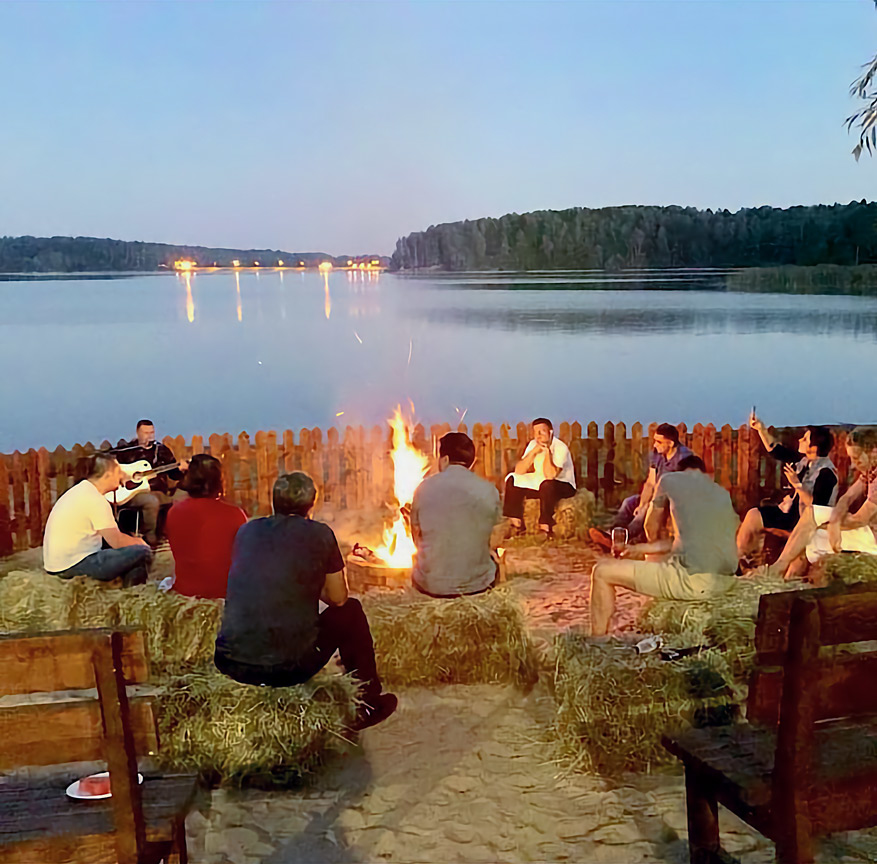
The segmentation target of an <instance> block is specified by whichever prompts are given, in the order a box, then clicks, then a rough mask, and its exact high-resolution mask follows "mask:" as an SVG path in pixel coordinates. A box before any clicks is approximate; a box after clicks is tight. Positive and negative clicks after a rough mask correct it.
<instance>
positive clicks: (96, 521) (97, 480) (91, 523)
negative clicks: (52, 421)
mask: <svg viewBox="0 0 877 864" xmlns="http://www.w3.org/2000/svg"><path fill="white" fill-rule="evenodd" d="M123 478H124V475H123V474H122V470H121V468H119V463H118V462H117V461H116V458H115V457H114V456H112V455H111V454H109V453H96V454H95V455H94V456H92V457H90V464H89V472H88V476H87V478H86V479H85V480H82V481H80V482H79V483H77V484H76V485H75V486H73V487H72V488H71V489H68V490H67V491H66V492H65V493H64V494H63V495H62V496H61V497H60V498H59V499H58V500H57V501H56V502H55V506H54V507H53V508H52V512H51V513H49V519H48V522H46V531H45V535H44V536H43V566H44V567H45V568H46V571H47V572H48V573H51V574H53V575H55V576H60V577H61V578H62V579H70V578H72V577H73V576H89V577H90V578H92V579H98V580H100V581H101V582H109V581H111V580H113V579H117V578H121V580H122V585H123V587H125V588H128V587H130V586H131V585H141V584H142V583H144V582H145V581H146V575H147V572H148V570H149V565H150V563H151V561H152V550H151V549H150V548H149V546H148V545H147V544H146V541H144V540H141V539H140V538H139V537H129V536H128V535H127V534H123V533H122V532H121V531H120V530H119V526H118V525H116V520H115V519H114V518H113V508H112V507H111V506H110V502H109V501H108V500H107V499H106V498H105V497H104V496H105V495H106V493H107V492H112V491H113V490H114V489H117V488H118V487H119V484H120V483H121V482H122V480H123ZM104 541H106V542H107V544H108V545H109V546H110V547H111V548H110V549H104V548H102V547H103V542H104Z"/></svg>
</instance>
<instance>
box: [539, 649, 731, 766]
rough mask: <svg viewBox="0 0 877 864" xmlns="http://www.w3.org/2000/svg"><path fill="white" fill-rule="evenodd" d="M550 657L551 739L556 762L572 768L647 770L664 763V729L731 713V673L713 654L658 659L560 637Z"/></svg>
mask: <svg viewBox="0 0 877 864" xmlns="http://www.w3.org/2000/svg"><path fill="white" fill-rule="evenodd" d="M554 652H555V669H554V677H553V689H554V698H555V702H556V706H557V711H556V715H555V719H554V723H553V726H552V738H553V739H554V743H555V747H556V752H557V755H558V757H559V759H560V760H561V761H563V762H565V763H567V764H569V765H570V766H571V767H574V768H577V769H581V770H585V771H593V772H597V773H601V774H618V773H620V772H624V771H646V770H649V769H650V768H652V767H654V766H656V765H659V764H661V763H665V762H669V761H671V759H672V757H670V756H669V754H668V753H667V751H666V750H665V749H664V748H663V747H662V746H661V735H662V734H663V733H664V732H665V731H666V730H667V729H672V728H674V727H678V726H681V725H683V724H684V723H686V722H692V721H695V720H697V721H699V722H698V725H707V723H709V724H710V725H715V722H716V715H718V719H719V720H721V721H722V722H731V721H732V720H733V718H734V716H735V701H736V696H735V693H734V691H733V689H732V688H731V687H730V684H729V681H730V669H729V668H728V666H727V663H726V662H725V659H724V657H723V656H722V654H721V653H720V652H718V651H712V650H710V651H705V652H702V653H701V654H699V655H694V656H691V657H685V658H682V659H680V660H677V661H674V662H665V661H663V660H661V659H660V658H659V657H658V656H657V655H656V654H645V655H642V656H640V655H637V654H636V653H635V652H634V651H633V650H632V649H631V648H630V647H629V646H625V645H624V644H623V643H621V642H620V641H617V640H615V641H611V642H608V643H600V644H595V643H592V642H589V641H588V640H586V639H585V638H584V637H582V636H580V635H578V634H573V633H566V634H563V635H561V636H558V637H557V639H556V640H555V643H554Z"/></svg>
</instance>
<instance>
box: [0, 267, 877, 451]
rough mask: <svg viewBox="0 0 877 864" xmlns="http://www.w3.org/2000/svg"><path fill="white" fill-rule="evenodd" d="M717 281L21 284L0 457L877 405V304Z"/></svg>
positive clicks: (194, 279) (8, 328) (243, 275)
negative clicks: (88, 445)
mask: <svg viewBox="0 0 877 864" xmlns="http://www.w3.org/2000/svg"><path fill="white" fill-rule="evenodd" d="M723 275H724V274H723V273H722V272H720V271H711V272H703V271H686V272H674V273H673V274H669V275H668V274H667V273H660V272H648V273H638V274H613V275H610V276H606V275H605V274H599V273H593V272H590V273H581V272H580V273H565V274H557V273H552V274H548V273H529V274H495V273H493V274H449V275H436V276H430V277H423V278H416V279H415V278H410V277H404V278H403V277H398V276H393V275H390V274H383V275H379V274H377V273H372V272H370V271H346V272H343V273H342V272H338V271H335V272H332V273H316V272H308V273H300V274H299V278H298V279H296V278H294V277H292V278H290V274H289V273H286V274H284V272H283V271H282V270H273V269H270V270H269V269H266V270H265V271H264V272H261V273H260V272H259V271H248V270H243V271H233V272H232V271H217V272H198V273H194V274H191V275H190V274H188V273H187V274H184V275H183V276H180V277H175V276H173V275H172V274H148V275H136V276H130V275H126V276H125V278H117V279H103V278H102V279H90V278H83V277H78V278H70V277H67V278H64V279H43V280H40V279H27V280H24V279H9V278H5V279H3V280H0V361H2V362H3V368H4V369H5V370H6V374H5V375H4V376H3V377H2V379H0V380H2V383H0V399H2V404H3V405H4V406H5V407H4V411H3V412H2V414H0V451H9V450H10V449H12V448H15V447H28V446H32V445H36V446H39V445H41V444H45V445H47V446H52V447H53V446H55V445H56V444H58V443H62V444H71V443H73V442H74V441H84V440H87V439H92V440H101V439H103V438H110V439H115V438H118V437H121V436H122V435H129V434H133V433H132V432H131V429H130V428H129V427H130V426H131V425H132V424H133V423H134V422H135V421H136V420H137V419H138V418H139V417H141V416H153V415H154V419H155V420H156V422H157V423H158V424H159V426H160V430H159V431H160V433H162V434H166V433H171V434H178V433H179V434H184V435H190V434H192V433H193V432H198V433H200V434H205V435H206V434H210V433H211V432H223V431H231V432H234V433H236V432H238V431H240V430H241V429H247V430H249V431H251V432H255V431H256V430H257V429H260V428H262V429H269V428H277V429H284V428H294V429H299V428H301V427H302V426H309V427H310V426H315V425H318V426H320V427H322V428H324V429H325V428H326V427H327V426H329V425H332V424H333V423H335V422H340V421H337V420H336V416H339V417H340V416H343V418H344V422H345V423H350V424H352V425H353V424H357V423H366V424H369V425H371V424H374V423H377V422H382V421H383V419H384V418H386V417H387V416H388V414H389V413H390V411H391V410H392V407H393V406H395V405H396V404H397V403H399V402H400V401H401V402H403V403H404V401H405V400H406V399H408V398H410V399H412V400H413V401H414V403H415V405H416V406H417V410H418V413H419V416H420V417H421V418H422V419H423V420H424V421H425V422H427V423H432V422H444V421H447V422H455V421H456V420H457V419H458V418H459V417H460V416H461V415H463V414H464V413H465V414H466V417H467V422H475V421H478V420H483V421H491V422H494V423H497V422H502V421H510V422H513V423H514V422H517V421H518V420H522V419H526V418H528V417H530V416H534V415H538V414H545V415H548V416H551V417H553V418H555V419H556V420H558V421H560V420H564V419H571V420H572V419H578V420H581V421H587V420H596V421H597V422H598V423H602V422H605V421H606V420H624V421H625V422H633V421H635V420H642V421H644V422H649V421H651V420H664V419H669V420H673V421H680V420H682V421H685V422H687V423H694V422H698V421H702V422H715V423H717V424H720V423H725V422H730V423H733V424H735V425H737V424H739V423H742V422H744V420H745V417H746V413H747V411H748V408H749V407H750V406H751V405H752V403H753V402H755V403H756V404H758V406H759V410H760V412H763V413H764V415H765V417H766V418H767V419H768V420H771V421H773V422H776V423H777V424H781V423H782V424H795V423H803V422H820V421H823V422H863V421H868V420H872V419H875V418H877V376H875V375H874V374H873V371H872V370H873V368H875V360H877V299H872V298H860V297H841V296H795V295H771V294H732V293H727V292H725V291H722V290H716V289H718V288H720V287H721V286H722V284H723V281H722V280H723ZM619 280H621V281H619ZM646 286H647V287H646ZM619 289H620V290H619ZM680 289H681V290H680ZM245 310H246V314H244V311H245ZM333 313H334V314H333ZM37 346H38V348H37ZM409 355H410V357H411V361H410V363H409V362H408V357H409ZM341 412H343V414H342V413H341Z"/></svg>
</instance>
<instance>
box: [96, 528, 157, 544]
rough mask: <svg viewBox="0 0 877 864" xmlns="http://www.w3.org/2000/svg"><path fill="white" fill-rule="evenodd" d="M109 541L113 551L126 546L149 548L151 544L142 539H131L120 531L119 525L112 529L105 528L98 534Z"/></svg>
mask: <svg viewBox="0 0 877 864" xmlns="http://www.w3.org/2000/svg"><path fill="white" fill-rule="evenodd" d="M97 533H98V534H100V536H101V537H102V538H103V539H104V540H106V541H107V543H108V544H109V545H110V546H111V547H112V548H113V549H121V548H122V547H124V546H148V545H149V544H148V543H147V542H146V541H145V540H144V539H143V538H142V537H131V536H130V535H129V534H123V533H122V532H121V531H120V530H119V526H118V525H113V526H112V528H103V529H101V530H100V531H98V532H97Z"/></svg>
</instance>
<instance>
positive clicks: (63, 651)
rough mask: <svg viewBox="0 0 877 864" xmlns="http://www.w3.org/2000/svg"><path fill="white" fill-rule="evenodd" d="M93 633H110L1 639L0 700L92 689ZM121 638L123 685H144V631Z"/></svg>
mask: <svg viewBox="0 0 877 864" xmlns="http://www.w3.org/2000/svg"><path fill="white" fill-rule="evenodd" d="M95 633H98V634H100V633H103V634H104V635H107V634H108V633H109V631H108V630H98V631H90V632H89V631H70V632H58V633H51V634H41V635H34V636H19V635H0V696H9V695H20V694H26V693H45V692H52V691H54V690H87V689H90V688H92V687H94V668H93V666H92V657H93V655H94V651H95ZM121 638H122V649H123V650H122V674H123V676H124V679H125V683H126V684H143V683H145V682H146V681H147V680H148V678H149V667H148V664H147V661H146V645H145V641H144V636H143V631H142V630H125V631H122V637H121Z"/></svg>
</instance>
